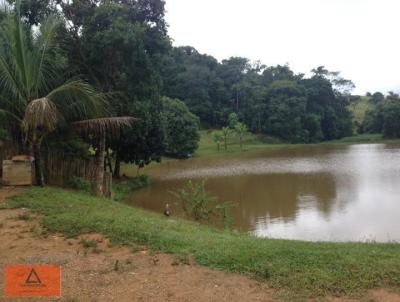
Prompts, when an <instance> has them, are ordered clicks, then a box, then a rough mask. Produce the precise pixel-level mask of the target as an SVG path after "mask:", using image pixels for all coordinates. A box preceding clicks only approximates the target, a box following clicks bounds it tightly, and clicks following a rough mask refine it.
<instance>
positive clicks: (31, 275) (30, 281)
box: [25, 268, 42, 284]
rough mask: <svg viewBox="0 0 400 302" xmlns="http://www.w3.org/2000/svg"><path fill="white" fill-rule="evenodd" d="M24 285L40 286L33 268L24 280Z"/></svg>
mask: <svg viewBox="0 0 400 302" xmlns="http://www.w3.org/2000/svg"><path fill="white" fill-rule="evenodd" d="M25 283H27V284H41V283H42V281H41V280H40V278H39V276H38V274H37V273H36V271H35V269H34V268H33V269H32V270H31V272H30V273H29V275H28V278H26V280H25Z"/></svg>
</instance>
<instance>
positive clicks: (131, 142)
mask: <svg viewBox="0 0 400 302" xmlns="http://www.w3.org/2000/svg"><path fill="white" fill-rule="evenodd" d="M14 5H15V1H13V0H8V5H6V6H5V7H4V8H3V9H2V10H1V13H0V19H1V22H2V24H3V25H2V26H3V27H2V28H4V26H5V25H4V24H6V23H7V22H9V21H7V20H8V19H9V18H8V16H9V15H10V14H13V7H14ZM20 15H21V18H22V21H23V24H24V28H25V29H26V30H28V31H31V32H33V33H34V32H35V31H37V30H38V29H44V28H47V27H45V26H44V25H45V24H47V23H48V22H49V21H48V20H49V17H51V18H52V19H56V20H58V21H60V22H59V23H60V26H55V27H53V28H52V30H53V31H54V33H53V34H54V36H55V37H56V39H55V41H56V42H55V44H54V45H53V46H54V47H52V48H51V51H50V54H49V60H51V62H52V65H51V66H52V68H53V69H54V70H52V75H53V77H52V80H53V78H54V79H55V80H54V81H52V82H62V81H65V80H67V79H81V80H82V81H84V83H87V84H88V85H90V87H91V89H92V88H93V89H94V90H95V91H97V92H98V93H100V94H101V95H102V96H103V97H104V99H105V102H106V103H107V106H106V109H105V111H106V112H107V114H108V116H132V117H135V118H136V119H137V120H136V121H135V123H134V126H133V127H127V128H123V129H121V130H120V132H119V135H113V136H108V137H107V139H106V145H107V146H106V149H107V150H112V156H113V157H114V159H115V163H116V164H115V169H114V174H115V175H116V176H118V175H119V173H120V172H119V171H120V168H119V166H120V163H121V162H128V163H134V164H137V165H139V166H143V165H146V164H148V163H149V162H151V161H153V160H160V158H161V156H162V155H164V154H168V155H171V156H175V155H178V156H179V155H181V154H189V153H193V152H194V151H195V149H196V148H197V145H198V139H199V134H198V129H199V127H203V128H213V129H216V128H221V127H224V126H228V124H229V116H230V115H231V114H232V113H235V114H236V115H237V117H238V120H239V121H240V122H241V123H242V124H243V126H246V127H247V128H246V130H247V129H248V130H249V131H251V132H253V133H260V134H266V135H270V136H275V137H278V138H280V139H283V140H285V141H288V142H294V143H300V142H301V143H314V142H320V141H326V140H333V139H338V138H341V137H344V136H349V135H352V134H353V133H354V132H355V131H358V132H382V133H384V134H385V135H387V136H392V137H399V136H400V130H399V129H400V125H399V120H400V119H399V116H400V114H399V113H400V102H398V96H397V95H394V94H391V95H389V96H387V97H384V96H383V95H382V94H381V96H378V95H379V94H373V95H370V96H369V98H370V99H371V102H373V103H374V106H373V108H374V109H373V110H372V111H368V113H367V114H366V115H365V120H364V121H362V122H358V124H356V125H355V126H356V127H354V124H353V116H352V112H351V110H350V109H349V108H350V105H351V102H352V101H354V97H352V96H351V91H352V89H353V88H354V85H353V83H352V82H351V81H350V80H347V79H344V78H342V77H341V76H340V73H339V72H332V71H328V70H327V69H325V68H324V67H323V66H316V67H315V68H314V69H312V70H311V71H310V73H309V74H308V75H305V74H297V73H295V72H294V71H293V70H291V69H290V67H289V66H288V65H277V66H265V65H263V64H262V63H261V62H258V61H251V60H250V59H248V58H243V57H231V58H228V59H225V60H222V61H221V62H219V61H218V60H217V59H215V58H214V57H212V56H210V55H205V54H201V53H199V52H198V51H197V50H196V49H194V48H193V47H190V46H187V47H173V46H172V40H171V37H169V36H168V25H167V24H166V21H165V2H164V1H163V0H107V1H105V0H82V1H73V2H72V1H60V0H25V1H22V3H21V12H20ZM2 35H3V36H4V35H5V31H4V30H2ZM6 38H7V37H6ZM4 41H6V40H5V38H4V37H3V38H2V39H1V42H0V43H3V46H4V47H2V52H3V54H4V58H6V59H4V60H5V61H2V62H0V63H1V64H0V65H1V66H0V68H1V73H0V87H1V88H2V89H1V108H2V109H7V111H8V112H12V114H14V115H16V116H20V115H21V112H18V110H20V109H18V108H16V107H15V106H14V105H13V104H11V105H10V103H8V102H7V99H8V98H9V96H10V94H12V93H14V92H15V91H14V92H13V91H12V90H10V89H8V88H10V87H8V86H9V82H8V81H9V80H10V79H9V78H8V77H9V76H10V78H11V80H10V81H12V80H13V79H12V74H11V75H10V74H7V66H8V67H9V66H11V65H12V64H11V63H10V62H8V61H7V56H6V55H7V53H8V52H10V51H12V49H9V48H7V47H5V44H4V43H5V42H4ZM15 43H17V44H18V41H15ZM31 43H32V45H33V44H34V43H35V40H34V38H33V42H31ZM32 45H31V46H30V47H33V46H32ZM10 64H11V65H10ZM49 66H50V65H49ZM25 84H26V83H25ZM28 84H29V83H28ZM42 84H43V83H42ZM53 84H54V83H50V82H48V83H44V84H43V85H42V87H43V88H42V89H43V91H45V90H48V88H49V87H47V86H51V85H53ZM7 85H8V86H7ZM38 94H40V93H38ZM27 99H28V101H29V97H27ZM83 110H84V112H85V113H87V115H88V116H87V117H98V116H99V115H98V114H97V115H96V114H94V115H93V114H92V115H91V116H89V115H90V114H89V112H88V111H86V110H89V107H84V108H83ZM1 121H2V126H3V128H4V129H3V130H2V131H1V132H0V135H1V136H2V138H3V139H7V138H8V139H12V140H14V141H20V142H21V145H23V142H22V141H23V131H20V129H19V127H18V125H17V124H12V125H11V124H10V119H9V117H8V118H7V117H5V116H3V117H2V120H1ZM10 125H11V127H10ZM10 128H11V131H7V130H10ZM54 128H55V129H52V130H54V131H51V133H48V134H47V133H46V135H43V140H44V142H45V144H46V145H50V146H53V147H54V148H62V149H63V150H69V151H70V153H71V154H72V155H73V156H79V157H85V156H87V151H86V150H87V149H88V148H87V146H88V145H91V144H92V145H93V137H92V138H91V139H92V140H90V139H89V140H88V139H87V137H86V138H85V137H83V138H82V137H79V135H76V134H74V133H71V131H70V127H68V124H66V123H64V124H62V123H60V124H59V125H57V127H54ZM7 133H9V134H7Z"/></svg>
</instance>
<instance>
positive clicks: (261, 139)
mask: <svg viewBox="0 0 400 302" xmlns="http://www.w3.org/2000/svg"><path fill="white" fill-rule="evenodd" d="M200 133H201V136H200V143H199V148H198V149H197V151H196V153H195V157H209V156H227V155H229V154H240V153H242V152H253V151H262V150H273V149H283V148H298V147H303V146H312V145H337V144H366V143H385V142H386V143H389V142H400V140H399V139H397V140H395V139H392V140H391V139H385V138H384V137H383V136H382V134H369V133H368V134H358V135H354V136H349V137H344V138H342V139H339V140H333V141H325V142H321V143H318V144H291V143H287V142H283V141H281V140H279V139H276V138H273V137H268V136H262V135H255V134H251V133H248V134H247V135H246V136H245V138H244V145H243V148H242V149H241V148H240V145H239V143H238V139H237V138H236V137H235V136H232V137H231V138H230V139H229V140H228V146H227V149H226V150H225V149H224V146H223V145H221V147H220V150H219V151H218V149H217V145H216V144H215V142H214V141H213V136H212V134H210V133H207V131H201V132H200Z"/></svg>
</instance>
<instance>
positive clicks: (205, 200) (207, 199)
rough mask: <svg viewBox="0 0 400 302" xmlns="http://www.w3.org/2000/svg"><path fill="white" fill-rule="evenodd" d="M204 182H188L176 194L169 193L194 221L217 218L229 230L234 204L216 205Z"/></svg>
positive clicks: (215, 199) (214, 198) (231, 223)
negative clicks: (231, 210)
mask: <svg viewBox="0 0 400 302" xmlns="http://www.w3.org/2000/svg"><path fill="white" fill-rule="evenodd" d="M205 183H206V181H205V180H202V181H200V182H197V183H194V182H192V181H191V180H189V181H188V182H187V183H186V185H185V186H184V187H183V188H182V189H180V190H178V191H177V192H171V193H172V194H173V195H174V196H175V197H177V198H178V200H179V201H180V202H181V204H182V208H183V211H184V212H185V214H187V215H188V216H189V217H191V218H194V219H195V220H207V221H208V220H209V219H210V217H211V216H217V218H220V219H221V221H222V224H223V226H224V228H225V229H230V228H231V227H232V225H233V219H232V216H231V215H230V209H231V208H232V207H235V206H236V204H233V203H231V202H224V203H221V204H218V203H217V202H218V200H217V198H216V197H214V196H210V195H209V194H208V193H207V191H206V188H205Z"/></svg>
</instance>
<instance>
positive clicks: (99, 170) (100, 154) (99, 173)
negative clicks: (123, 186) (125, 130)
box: [94, 133, 106, 196]
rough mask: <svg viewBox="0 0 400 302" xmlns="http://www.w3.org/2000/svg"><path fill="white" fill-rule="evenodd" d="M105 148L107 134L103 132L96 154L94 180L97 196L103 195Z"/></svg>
mask: <svg viewBox="0 0 400 302" xmlns="http://www.w3.org/2000/svg"><path fill="white" fill-rule="evenodd" d="M105 149H106V135H105V133H102V134H101V136H100V139H99V146H98V150H97V154H96V175H95V180H94V185H95V187H94V193H95V195H96V196H103V182H104V157H105Z"/></svg>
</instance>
